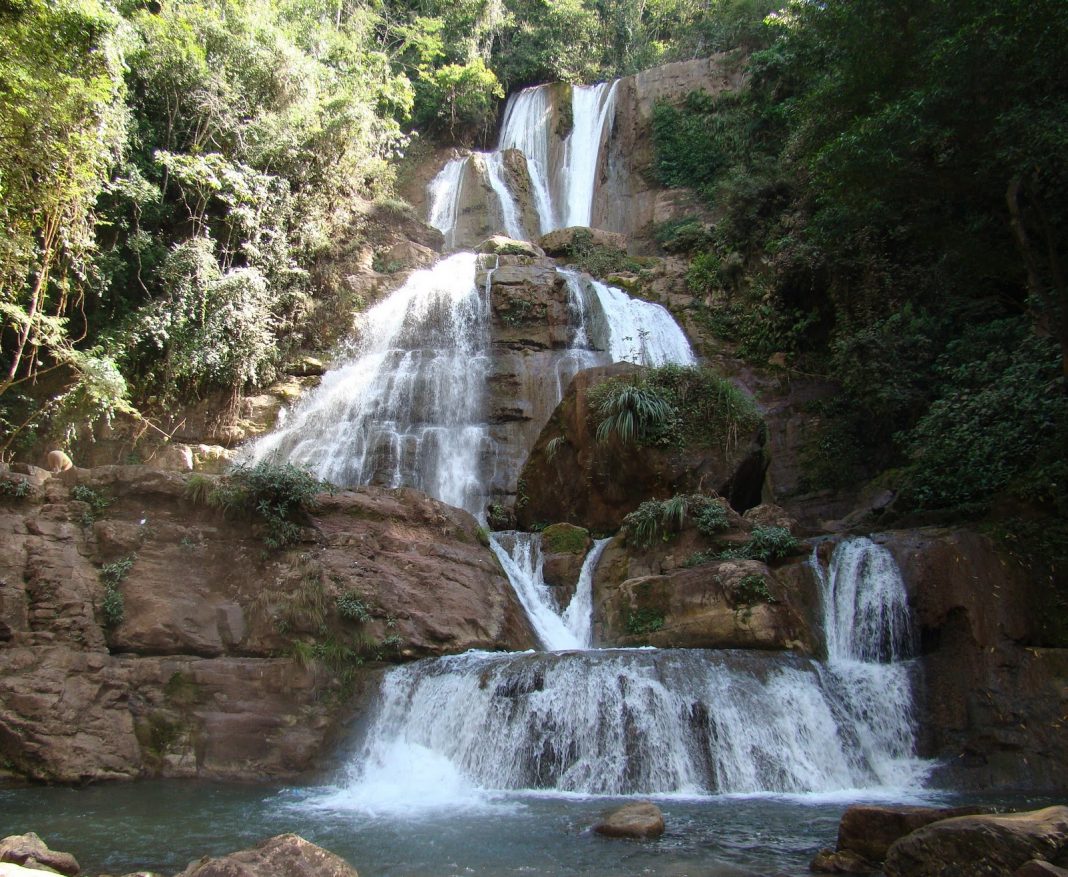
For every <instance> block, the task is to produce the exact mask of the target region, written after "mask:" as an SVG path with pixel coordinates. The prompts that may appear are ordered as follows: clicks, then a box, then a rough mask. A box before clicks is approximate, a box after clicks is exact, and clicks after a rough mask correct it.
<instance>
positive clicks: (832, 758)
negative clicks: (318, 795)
mask: <svg viewBox="0 0 1068 877" xmlns="http://www.w3.org/2000/svg"><path fill="white" fill-rule="evenodd" d="M849 709H850V707H849V705H848V704H846V703H844V702H843V701H842V700H841V690H840V688H839V687H838V686H837V685H835V684H833V683H831V684H828V683H827V682H826V681H825V680H824V679H823V675H822V673H821V668H820V667H819V665H817V664H816V663H815V662H813V661H810V660H807V659H803V658H795V657H791V656H786V655H782V656H769V655H765V654H760V653H748V652H733V651H718V652H710V651H699V650H659V649H648V650H604V651H587V652H579V653H568V654H564V655H554V654H546V653H527V654H522V655H493V654H488V653H468V654H466V655H459V656H455V657H450V658H442V659H437V660H427V661H419V662H417V663H414V664H409V665H407V666H405V667H401V668H398V669H395V670H393V671H391V672H390V674H389V676H388V677H387V679H386V681H385V683H384V685H383V689H382V695H381V704H380V706H379V708H378V711H377V713H376V716H375V719H374V722H373V724H372V726H371V728H370V730H369V732H368V734H367V738H366V740H367V742H366V744H365V746H364V748H363V750H362V752H361V753H360V755H359V757H358V758H357V759H356V760H355V761H354V763H353V765H352V768H351V773H350V776H349V778H348V781H347V785H348V789H347V793H346V794H347V795H349V796H351V797H353V798H359V797H360V796H361V794H362V793H364V792H365V791H366V788H365V783H366V782H368V780H369V779H371V778H374V777H378V776H380V775H382V774H383V773H385V772H386V771H387V770H389V769H390V768H389V765H391V764H392V765H400V764H403V763H404V762H405V761H407V760H410V759H411V758H413V757H419V758H421V759H425V758H426V755H425V753H426V752H430V753H434V755H435V756H437V757H439V758H444V759H446V760H447V762H448V764H450V765H451V766H452V768H453V769H454V770H455V771H456V773H457V774H459V775H460V776H461V777H463V778H465V780H466V781H467V782H468V783H470V784H471V785H472V786H474V787H476V788H481V789H483V790H537V789H541V790H553V791H556V792H582V793H585V794H594V795H630V794H643V795H647V794H669V793H671V794H684V795H706V794H712V793H724V792H733V793H746V792H750V793H751V792H779V793H806V792H832V791H840V790H842V789H856V788H871V787H874V786H878V785H882V784H884V783H885V782H886V781H887V780H888V779H892V778H893V777H892V776H890V777H888V776H887V775H886V774H885V771H884V765H883V764H882V763H881V762H879V761H878V760H873V759H872V758H871V757H870V755H869V753H868V752H867V751H866V750H865V748H864V747H863V746H862V745H859V743H858V740H857V739H856V737H855V735H854V734H853V733H852V729H851V728H850V727H849V726H848V724H846V723H845V722H844V721H843V717H844V716H846V715H848V713H849ZM414 753H418V756H416V755H415V754H414ZM400 775H405V773H401V774H400ZM414 794H419V793H418V792H416V791H415V790H408V795H409V797H411V796H412V795H414Z"/></svg>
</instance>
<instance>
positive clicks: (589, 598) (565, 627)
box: [490, 532, 612, 652]
mask: <svg viewBox="0 0 1068 877" xmlns="http://www.w3.org/2000/svg"><path fill="white" fill-rule="evenodd" d="M610 541H612V540H610V539H598V540H597V541H596V542H594V545H593V547H592V548H591V549H590V551H589V553H587V555H586V558H585V560H584V561H583V563H582V570H581V572H580V573H579V580H578V584H577V586H576V588H575V594H574V596H573V597H572V598H571V602H570V603H569V604H568V605H567V607H566V608H564V609H563V610H562V611H561V609H560V607H559V606H557V603H556V598H555V597H554V596H553V594H552V592H551V589H550V588H549V586H548V585H547V584H545V578H544V576H543V575H542V551H541V536H540V535H539V534H538V533H518V532H504V533H494V534H493V536H492V537H490V546H491V547H492V548H493V552H494V553H495V554H496V555H497V558H498V560H500V562H501V566H502V567H504V570H505V572H506V573H507V574H508V579H509V581H510V582H511V583H512V587H513V588H514V589H515V592H516V596H518V597H519V602H520V603H522V604H523V609H524V610H525V611H526V613H527V618H528V619H530V624H531V627H533V628H534V633H535V634H537V637H538V640H539V642H540V643H541V645H542V647H543V648H544V649H545V650H546V651H550V652H559V651H567V650H573V649H588V648H590V647H591V646H592V645H593V642H592V636H591V627H592V625H591V624H590V620H591V616H592V615H593V573H594V571H595V570H596V569H597V561H598V560H600V558H601V553H602V552H603V551H604V549H605V546H606V545H607V544H608V543H609V542H610Z"/></svg>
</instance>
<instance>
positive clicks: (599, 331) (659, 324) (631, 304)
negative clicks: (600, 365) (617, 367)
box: [558, 268, 696, 366]
mask: <svg viewBox="0 0 1068 877" xmlns="http://www.w3.org/2000/svg"><path fill="white" fill-rule="evenodd" d="M558 270H559V271H560V273H561V274H562V275H563V276H564V278H565V280H566V281H567V285H568V288H569V289H570V290H572V295H573V296H575V297H579V298H581V297H582V286H583V284H588V286H589V288H590V289H591V290H592V291H593V294H594V300H595V301H596V303H597V306H596V308H595V309H594V308H590V309H589V310H590V311H592V312H593V316H592V318H591V320H592V322H594V323H596V324H598V325H597V327H596V328H595V329H592V330H591V332H590V334H591V335H592V336H593V337H594V339H595V344H594V346H596V347H598V348H601V349H604V350H607V351H608V353H609V357H610V360H611V361H612V362H633V363H635V364H636V365H649V366H659V365H667V364H668V363H673V364H675V365H693V364H694V363H695V362H696V360H695V358H694V355H693V350H692V349H691V348H690V342H689V341H687V340H686V335H685V334H683V331H682V329H680V328H679V324H678V323H676V322H675V318H674V317H672V316H671V314H670V312H668V310H667V309H666V308H665V307H663V306H662V305H658V304H656V303H654V302H648V301H643V300H642V299H638V298H631V297H630V296H629V295H627V294H626V293H625V292H624V291H623V290H621V289H617V288H616V287H614V286H608V285H607V284H605V283H601V282H600V281H599V280H594V279H592V278H590V277H587V276H585V275H581V274H579V273H578V272H576V271H573V270H571V269H566V268H561V269H558ZM583 331H586V326H585V323H583Z"/></svg>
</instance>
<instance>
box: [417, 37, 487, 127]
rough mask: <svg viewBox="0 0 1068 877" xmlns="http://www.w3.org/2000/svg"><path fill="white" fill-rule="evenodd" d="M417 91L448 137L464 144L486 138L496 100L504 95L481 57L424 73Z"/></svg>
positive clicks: (427, 119)
mask: <svg viewBox="0 0 1068 877" xmlns="http://www.w3.org/2000/svg"><path fill="white" fill-rule="evenodd" d="M417 91H418V96H419V103H420V105H421V106H423V107H426V108H428V109H433V113H434V115H433V118H434V119H436V120H437V121H438V122H439V123H440V124H442V125H443V126H444V127H445V128H446V130H447V131H448V132H449V136H450V137H451V138H453V139H457V140H459V141H461V142H465V143H466V144H467V145H473V144H474V142H476V141H481V140H485V139H486V138H487V136H488V135H489V133H490V131H491V130H492V128H493V125H494V123H495V122H496V118H497V100H499V99H500V98H503V97H504V89H503V88H502V87H501V84H500V82H499V81H498V79H497V76H496V74H495V73H494V72H493V71H492V70H491V69H490V68H489V67H487V66H486V63H485V61H483V60H482V59H481V58H475V59H473V60H472V61H470V62H468V63H466V64H446V65H445V66H444V67H439V68H437V69H435V70H433V71H432V72H429V73H427V74H425V78H424V79H423V81H421V82H420V83H419V85H418V86H417ZM424 121H425V122H428V121H430V119H429V118H424ZM458 129H459V130H458Z"/></svg>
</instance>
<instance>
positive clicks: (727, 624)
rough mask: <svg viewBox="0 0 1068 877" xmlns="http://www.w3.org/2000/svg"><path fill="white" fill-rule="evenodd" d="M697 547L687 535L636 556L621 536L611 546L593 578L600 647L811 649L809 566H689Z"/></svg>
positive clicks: (737, 562)
mask: <svg viewBox="0 0 1068 877" xmlns="http://www.w3.org/2000/svg"><path fill="white" fill-rule="evenodd" d="M687 546H688V547H687ZM695 547H696V542H695V541H694V540H692V539H686V538H682V539H679V540H677V543H676V544H674V545H673V546H672V547H671V548H665V547H664V546H663V545H662V544H661V545H660V546H657V548H658V549H659V550H658V551H642V550H637V551H636V550H635V549H634V548H633V547H631V546H628V545H627V544H626V541H625V539H623V538H621V537H616V538H615V539H614V540H613V541H612V542H611V543H609V545H608V546H607V547H606V549H605V551H604V554H602V555H601V559H600V562H599V563H598V565H597V571H596V573H595V578H594V640H595V641H596V642H597V643H598V645H601V646H621V647H627V646H640V645H650V646H657V647H659V648H702V649H772V650H787V649H789V650H794V651H799V652H803V653H812V652H813V651H814V650H815V647H816V638H815V637H814V636H813V634H812V631H811V629H810V627H809V625H808V624H807V623H806V617H807V612H806V608H805V607H806V605H807V604H809V603H811V602H812V596H811V595H812V592H813V591H814V589H815V583H814V582H813V581H812V576H811V571H810V570H809V568H808V565H807V564H805V563H802V562H798V563H792V564H789V565H787V566H786V567H781V568H776V569H771V568H769V567H768V566H766V565H765V564H763V563H760V562H759V561H756V560H723V561H709V562H705V563H700V564H698V565H695V566H690V567H688V566H686V565H685V560H684V558H685V552H686V551H687V550H692V549H693V548H695ZM669 552H670V553H669Z"/></svg>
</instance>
